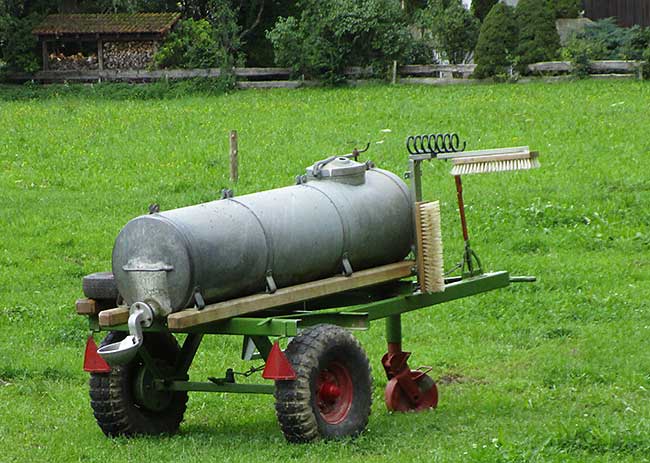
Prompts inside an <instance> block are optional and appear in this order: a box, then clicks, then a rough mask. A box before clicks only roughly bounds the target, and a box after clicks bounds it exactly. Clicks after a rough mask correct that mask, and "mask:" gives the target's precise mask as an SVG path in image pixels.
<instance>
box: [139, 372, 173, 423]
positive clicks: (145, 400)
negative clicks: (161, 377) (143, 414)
mask: <svg viewBox="0 0 650 463" xmlns="http://www.w3.org/2000/svg"><path fill="white" fill-rule="evenodd" d="M133 389H134V392H135V401H136V403H137V404H138V405H140V406H141V407H144V408H146V409H148V410H151V411H154V412H159V411H162V410H164V409H165V408H167V406H168V405H169V404H170V403H171V401H172V397H173V393H172V392H171V391H160V390H158V389H156V388H155V385H154V377H153V375H152V374H151V372H150V371H149V370H148V369H147V368H146V367H145V366H144V365H142V366H140V368H139V369H138V370H137V372H136V374H135V379H134V388H133Z"/></svg>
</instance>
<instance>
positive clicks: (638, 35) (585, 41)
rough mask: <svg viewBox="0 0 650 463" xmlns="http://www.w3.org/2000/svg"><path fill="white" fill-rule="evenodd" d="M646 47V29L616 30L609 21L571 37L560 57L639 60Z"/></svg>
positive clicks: (648, 40)
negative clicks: (584, 56) (581, 55)
mask: <svg viewBox="0 0 650 463" xmlns="http://www.w3.org/2000/svg"><path fill="white" fill-rule="evenodd" d="M649 45H650V28H646V29H644V28H641V27H639V26H634V27H630V28H624V27H619V26H618V25H617V24H616V22H615V21H614V19H613V18H608V19H602V20H600V21H596V22H595V23H594V24H592V25H589V26H587V27H586V28H585V30H584V31H582V32H580V33H578V34H576V35H575V36H574V37H572V38H571V39H570V40H569V42H568V43H567V45H566V46H565V48H564V50H563V54H564V55H566V56H569V57H572V56H574V55H576V54H580V53H583V54H586V55H587V56H588V58H589V59H592V60H606V59H631V60H640V59H643V53H644V51H645V50H646V48H648V46H649Z"/></svg>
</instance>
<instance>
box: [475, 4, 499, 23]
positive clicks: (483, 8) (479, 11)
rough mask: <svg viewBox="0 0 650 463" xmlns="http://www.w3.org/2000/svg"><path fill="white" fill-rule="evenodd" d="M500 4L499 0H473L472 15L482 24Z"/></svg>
mask: <svg viewBox="0 0 650 463" xmlns="http://www.w3.org/2000/svg"><path fill="white" fill-rule="evenodd" d="M498 2H499V0H472V6H471V8H472V13H473V14H474V16H476V17H477V18H478V19H479V21H481V22H482V21H484V20H485V18H486V17H487V15H488V13H489V12H490V10H491V9H492V7H493V6H494V5H496V4H497V3H498Z"/></svg>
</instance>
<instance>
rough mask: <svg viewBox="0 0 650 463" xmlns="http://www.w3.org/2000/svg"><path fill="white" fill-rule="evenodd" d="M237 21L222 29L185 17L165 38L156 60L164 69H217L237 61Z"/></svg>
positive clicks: (225, 24)
mask: <svg viewBox="0 0 650 463" xmlns="http://www.w3.org/2000/svg"><path fill="white" fill-rule="evenodd" d="M232 24H233V23H228V22H226V23H224V27H223V28H222V29H221V30H219V29H216V28H215V27H213V26H212V24H210V23H209V22H208V21H206V20H204V19H199V20H194V19H185V20H182V21H179V23H178V25H177V26H176V28H175V29H174V30H173V31H172V32H171V33H170V34H169V36H168V37H167V38H166V39H165V41H164V42H163V44H162V46H161V47H160V49H159V50H158V52H157V53H156V55H155V57H154V60H155V63H156V65H157V66H159V67H162V68H186V69H193V68H215V67H227V66H231V65H232V63H233V61H234V56H233V54H232V53H233V50H234V49H233V48H232V47H233V46H234V44H233V43H232V39H233V38H234V37H233V34H230V33H229V32H228V31H229V30H230V31H232Z"/></svg>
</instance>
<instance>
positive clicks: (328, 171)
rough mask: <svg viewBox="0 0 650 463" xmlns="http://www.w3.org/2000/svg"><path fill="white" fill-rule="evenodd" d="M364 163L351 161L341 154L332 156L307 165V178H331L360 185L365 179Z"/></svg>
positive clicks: (366, 167) (365, 166) (365, 167)
mask: <svg viewBox="0 0 650 463" xmlns="http://www.w3.org/2000/svg"><path fill="white" fill-rule="evenodd" d="M367 169H368V166H367V165H366V164H365V163H361V162H357V161H353V160H352V159H348V158H347V157H343V156H332V157H329V158H327V159H323V160H321V161H318V162H316V163H315V164H314V165H313V166H310V167H307V180H313V179H322V180H325V179H327V180H332V181H337V182H341V183H348V184H351V185H361V184H363V183H365V180H366V170H367Z"/></svg>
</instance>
